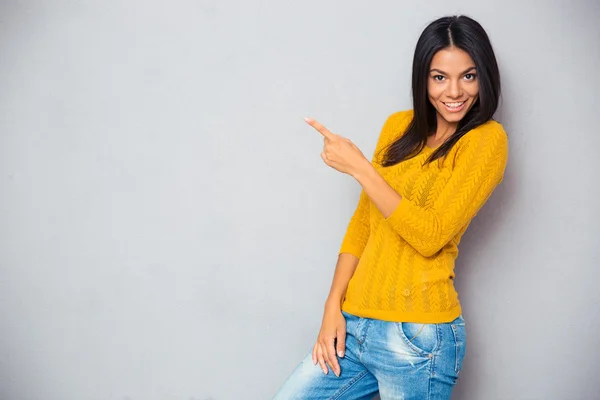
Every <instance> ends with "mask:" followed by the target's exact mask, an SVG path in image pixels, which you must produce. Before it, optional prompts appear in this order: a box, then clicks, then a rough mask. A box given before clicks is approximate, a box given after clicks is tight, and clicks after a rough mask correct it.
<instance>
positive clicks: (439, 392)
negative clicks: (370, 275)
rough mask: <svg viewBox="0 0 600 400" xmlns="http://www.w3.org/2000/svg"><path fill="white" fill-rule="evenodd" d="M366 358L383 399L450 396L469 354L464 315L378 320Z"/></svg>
mask: <svg viewBox="0 0 600 400" xmlns="http://www.w3.org/2000/svg"><path fill="white" fill-rule="evenodd" d="M375 327H377V329H373V332H372V334H371V335H369V337H368V338H367V343H366V345H367V348H368V350H367V351H366V352H365V354H363V362H364V364H365V365H366V367H367V368H368V369H369V371H371V372H372V373H373V374H374V376H375V377H376V379H377V380H378V384H379V391H380V396H381V400H399V399H402V400H411V399H412V400H420V399H431V400H448V399H450V395H451V393H452V389H453V387H454V385H455V383H456V380H457V379H458V372H459V371H460V369H461V366H462V360H463V358H464V354H465V344H466V343H465V342H466V337H465V333H464V332H465V324H464V320H463V319H462V317H459V318H457V319H456V320H455V321H453V322H451V323H447V324H415V323H394V322H385V321H378V322H377V323H375V324H374V326H373V328H375Z"/></svg>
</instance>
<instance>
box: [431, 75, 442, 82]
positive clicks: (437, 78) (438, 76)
mask: <svg viewBox="0 0 600 400" xmlns="http://www.w3.org/2000/svg"><path fill="white" fill-rule="evenodd" d="M433 80H434V81H443V80H444V77H443V76H442V75H434V76H433Z"/></svg>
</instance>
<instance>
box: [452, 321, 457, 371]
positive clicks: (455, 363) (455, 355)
mask: <svg viewBox="0 0 600 400" xmlns="http://www.w3.org/2000/svg"><path fill="white" fill-rule="evenodd" d="M451 326H452V336H453V337H454V372H455V373H457V374H458V340H456V336H457V333H456V325H454V324H452V325H451Z"/></svg>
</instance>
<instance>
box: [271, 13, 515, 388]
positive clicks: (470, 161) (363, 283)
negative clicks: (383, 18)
mask: <svg viewBox="0 0 600 400" xmlns="http://www.w3.org/2000/svg"><path fill="white" fill-rule="evenodd" d="M412 86H413V105H414V107H413V108H414V109H413V110H406V111H400V112H396V113H394V114H392V115H391V116H390V117H389V118H388V119H387V121H386V123H385V124H384V126H383V129H382V131H381V134H380V136H379V140H378V142H377V146H376V150H375V154H374V156H373V158H372V160H370V161H369V160H368V159H367V158H366V157H365V156H364V155H363V153H362V152H361V151H360V149H358V147H356V146H355V145H354V144H353V143H352V142H351V141H350V140H348V139H346V138H344V137H343V136H340V135H338V134H335V133H332V132H331V131H329V130H328V129H327V128H326V127H325V126H323V125H322V124H320V123H319V122H317V121H314V120H312V119H310V118H307V119H306V121H307V123H308V124H310V125H311V126H312V127H313V128H315V129H316V130H317V131H318V132H319V133H320V134H321V135H322V136H323V140H324V147H323V152H322V154H321V157H322V158H323V161H324V162H325V164H327V165H328V166H330V167H332V168H334V169H336V170H338V171H340V172H343V173H346V174H348V175H351V176H352V177H353V178H355V179H356V181H357V182H358V183H359V184H360V185H361V186H362V189H363V190H362V192H361V196H360V199H359V202H358V206H357V208H356V211H355V212H354V215H353V216H352V219H351V220H350V223H349V225H348V228H347V230H346V234H345V236H344V239H343V241H342V244H341V248H340V251H339V257H338V262H337V266H336V270H335V274H334V278H333V283H332V285H331V290H330V293H329V296H328V299H327V301H326V304H325V311H324V314H323V322H322V325H321V331H320V332H319V335H318V338H317V340H316V343H315V345H314V346H313V349H312V351H311V352H310V354H308V355H307V356H306V358H305V360H304V361H303V362H302V363H301V364H300V365H299V366H298V368H297V369H296V370H295V371H294V372H293V373H292V375H291V376H290V378H289V379H288V380H287V381H286V383H285V384H284V386H283V387H282V388H281V390H280V391H279V393H278V394H277V395H276V397H275V399H276V400H288V399H302V400H313V399H370V398H371V397H372V396H373V395H374V394H375V393H377V392H379V394H380V396H381V399H382V400H393V399H405V400H408V399H415V400H416V399H431V400H434V399H449V398H450V395H451V392H452V388H453V387H454V385H455V383H456V381H457V379H458V373H459V372H460V370H461V367H462V361H463V358H464V356H465V352H466V331H465V321H464V319H463V317H462V308H461V305H460V302H459V300H458V293H457V292H456V290H455V288H454V277H455V274H454V261H455V259H456V257H457V255H458V244H459V242H460V241H461V238H462V235H463V234H464V232H465V231H466V229H467V227H468V226H469V224H470V222H471V220H472V218H473V217H474V216H475V215H476V214H477V212H478V211H479V210H480V209H481V207H482V206H483V205H484V204H485V202H486V201H487V199H488V198H489V197H490V196H491V194H492V192H493V191H494V189H495V188H496V186H497V185H498V184H499V183H500V182H501V181H502V179H503V176H504V170H505V167H506V162H507V158H508V140H507V136H506V133H505V132H504V129H503V128H502V125H500V124H499V123H498V122H496V121H494V120H493V119H492V117H493V115H494V112H495V111H496V107H497V105H498V98H499V96H500V74H499V72H498V66H497V63H496V59H495V56H494V53H493V50H492V46H491V44H490V42H489V39H488V36H487V34H486V33H485V31H484V30H483V28H482V27H481V25H479V23H477V22H476V21H474V20H473V19H471V18H468V17H464V16H459V17H445V18H441V19H439V20H436V21H434V22H432V23H431V24H430V25H429V26H428V27H427V28H426V29H425V30H424V32H423V33H422V34H421V37H420V38H419V41H418V42H417V46H416V50H415V56H414V61H413V79H412ZM317 364H318V365H317ZM330 369H331V371H332V372H333V374H329V370H330Z"/></svg>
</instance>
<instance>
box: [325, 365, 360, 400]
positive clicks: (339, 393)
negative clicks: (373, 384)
mask: <svg viewBox="0 0 600 400" xmlns="http://www.w3.org/2000/svg"><path fill="white" fill-rule="evenodd" d="M368 373H369V371H366V370H365V371H361V372H360V373H359V374H358V375H356V376H355V377H354V378H352V379H351V380H350V381H349V382H348V383H347V384H346V385H344V386H342V387H341V388H340V390H338V391H337V393H334V394H333V396H331V398H330V400H336V399H339V398H340V396H342V395H343V394H344V393H346V392H347V391H348V390H350V388H351V387H352V386H354V384H356V382H358V381H359V380H361V379H362V378H364V377H365V376H366V375H367V374H368Z"/></svg>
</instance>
